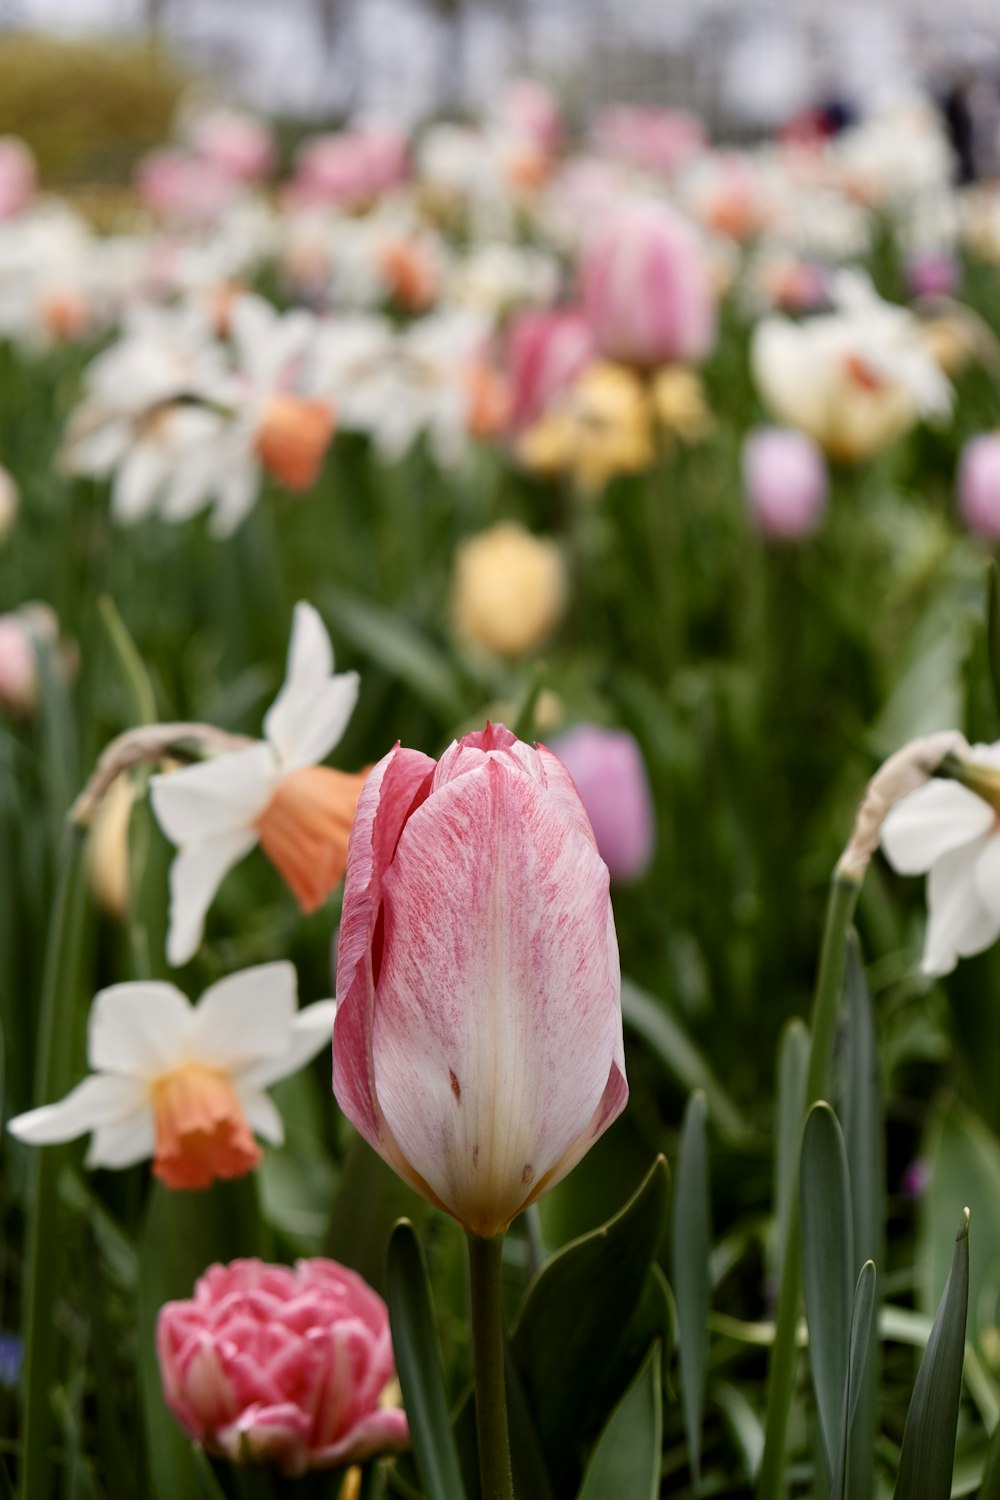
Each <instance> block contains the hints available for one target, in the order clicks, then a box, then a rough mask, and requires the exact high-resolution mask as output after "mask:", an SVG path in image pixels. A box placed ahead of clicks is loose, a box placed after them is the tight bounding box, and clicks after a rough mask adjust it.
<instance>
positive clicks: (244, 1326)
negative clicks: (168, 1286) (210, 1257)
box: [156, 1260, 409, 1476]
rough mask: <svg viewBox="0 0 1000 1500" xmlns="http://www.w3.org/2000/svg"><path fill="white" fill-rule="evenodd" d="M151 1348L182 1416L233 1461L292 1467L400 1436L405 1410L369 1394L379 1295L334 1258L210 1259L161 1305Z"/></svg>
mask: <svg viewBox="0 0 1000 1500" xmlns="http://www.w3.org/2000/svg"><path fill="white" fill-rule="evenodd" d="M156 1351H157V1355H158V1357H159V1361H160V1373H161V1376H162V1379H163V1393H164V1396H165V1398H166V1402H167V1405H168V1406H169V1407H170V1409H171V1411H172V1412H173V1413H174V1415H175V1417H176V1418H177V1420H178V1421H179V1422H180V1424H181V1426H182V1427H183V1428H184V1430H185V1431H186V1432H187V1433H188V1434H189V1435H190V1436H191V1437H192V1438H193V1439H194V1440H195V1442H198V1443H201V1444H202V1445H203V1446H204V1447H205V1448H207V1449H208V1451H209V1452H210V1453H214V1454H217V1455H221V1456H223V1457H226V1458H230V1459H232V1460H233V1462H234V1463H251V1464H274V1465H275V1466H276V1467H277V1468H279V1469H280V1470H281V1472H282V1473H283V1474H286V1475H289V1476H295V1475H299V1474H304V1473H305V1472H306V1470H307V1469H332V1468H340V1467H342V1466H344V1465H347V1464H352V1463H359V1462H362V1461H363V1460H365V1459H367V1458H371V1457H372V1456H373V1455H374V1454H376V1453H381V1452H383V1451H385V1450H388V1449H400V1448H405V1447H406V1446H407V1444H408V1442H409V1436H408V1432H407V1425H406V1416H405V1414H404V1413H403V1412H402V1411H401V1410H399V1409H398V1408H392V1407H382V1406H380V1405H379V1398H380V1397H381V1395H382V1392H383V1391H384V1389H385V1387H386V1385H387V1384H388V1382H389V1381H390V1380H391V1379H392V1378H393V1375H394V1374H395V1365H394V1362H393V1354H392V1342H391V1339H390V1336H389V1317H388V1313H387V1312H386V1307H385V1303H384V1302H383V1301H382V1299H381V1297H379V1296H378V1295H377V1294H376V1293H375V1292H373V1291H372V1289H371V1287H370V1286H368V1285H367V1284H366V1283H365V1282H364V1281H362V1279H361V1277H360V1276H358V1275H356V1274H355V1272H353V1271H348V1270H346V1269H345V1267H343V1266H339V1265H337V1264H336V1262H334V1261H331V1260H300V1261H299V1262H298V1263H297V1264H296V1266H295V1268H294V1269H290V1268H289V1267H287V1266H274V1265H266V1264H265V1263H264V1262H263V1261H259V1260H236V1261H233V1262H232V1263H231V1264H230V1265H228V1266H223V1265H214V1266H210V1267H209V1268H208V1270H207V1271H206V1272H205V1274H204V1275H203V1276H201V1277H199V1279H198V1282H197V1284H196V1286H195V1289H194V1297H193V1298H192V1299H191V1300H190V1301H184V1302H168V1303H167V1304H166V1306H165V1307H163V1308H161V1309H160V1316H159V1319H158V1322H157V1329H156Z"/></svg>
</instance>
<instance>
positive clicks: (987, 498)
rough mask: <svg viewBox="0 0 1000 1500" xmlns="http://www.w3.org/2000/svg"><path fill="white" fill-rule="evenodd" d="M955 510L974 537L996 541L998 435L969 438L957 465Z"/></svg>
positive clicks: (999, 517)
mask: <svg viewBox="0 0 1000 1500" xmlns="http://www.w3.org/2000/svg"><path fill="white" fill-rule="evenodd" d="M957 488H958V508H959V510H960V511H961V513H962V520H963V521H964V522H965V524H966V526H967V527H968V528H969V530H970V531H971V532H972V533H973V534H974V535H975V536H981V537H986V538H987V539H988V540H990V541H996V540H997V538H998V537H1000V434H997V433H995V432H984V433H981V434H980V435H979V436H978V437H974V438H970V440H969V441H968V442H967V443H966V445H965V447H964V448H963V450H962V456H961V459H960V460H959V465H958V481H957Z"/></svg>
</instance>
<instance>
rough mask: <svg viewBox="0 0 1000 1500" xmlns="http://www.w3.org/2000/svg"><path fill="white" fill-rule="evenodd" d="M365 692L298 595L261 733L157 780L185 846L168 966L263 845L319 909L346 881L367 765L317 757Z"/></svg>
mask: <svg viewBox="0 0 1000 1500" xmlns="http://www.w3.org/2000/svg"><path fill="white" fill-rule="evenodd" d="M357 695H358V677H357V673H356V672H341V673H337V674H334V672H333V650H332V647H331V645H330V639H329V636H328V635H327V633H326V630H325V629H324V626H323V622H322V621H321V619H320V617H319V615H318V614H317V613H316V611H315V609H313V608H312V606H311V605H309V604H304V603H299V604H297V605H296V606H295V623H294V625H293V628H292V639H291V644H290V646H289V650H288V668H287V673H286V676H285V682H284V685H283V687H282V689H281V691H280V692H279V694H278V696H277V698H276V699H275V700H274V702H273V704H272V705H271V707H270V708H269V709H268V712H267V714H266V716H265V719H264V739H263V740H259V741H255V742H252V743H250V744H248V745H247V746H246V747H241V748H240V749H238V750H234V751H231V752H228V753H226V754H223V755H218V756H216V757H214V758H213V759H211V760H207V761H202V762H200V763H199V764H198V765H193V766H185V767H183V768H182V769H181V770H178V771H172V772H171V773H170V774H168V775H164V776H156V777H154V778H153V780H152V783H151V795H152V802H153V810H154V812H155V814H156V817H157V819H158V820H159V823H160V827H161V828H162V829H163V831H164V833H165V834H166V835H167V837H168V838H169V839H171V840H172V842H173V843H175V844H176V845H177V846H178V853H177V856H176V858H175V859H174V862H173V865H172V866H171V870H170V931H169V933H168V935H167V958H168V959H169V961H170V963H171V964H174V965H177V964H183V963H186V962H187V961H188V959H190V958H191V957H192V955H193V954H194V953H195V951H196V950H197V948H198V945H199V943H200V942H201V936H202V930H203V926H204V921H205V915H206V913H207V911H208V908H209V906H210V905H211V902H212V898H213V897H214V895H215V893H216V891H217V890H218V888H219V886H220V885H221V883H222V880H223V878H224V877H225V875H226V874H227V873H228V871H229V870H230V869H231V868H232V867H233V865H235V864H236V863H237V862H238V861H239V860H241V859H242V858H243V856H244V855H245V854H248V853H249V851H250V850H251V849H252V848H253V847H254V845H255V844H257V843H259V844H260V846H261V848H262V849H263V850H264V853H265V854H266V855H267V857H268V858H269V859H270V861H271V863H272V864H273V865H275V867H276V868H277V869H278V870H279V872H280V873H281V874H282V875H283V876H284V878H285V880H286V881H287V883H288V885H289V886H290V888H291V890H292V892H293V893H294V895H295V896H296V898H297V900H298V902H299V905H300V907H301V908H302V910H303V911H305V912H312V911H316V910H317V909H318V908H319V907H320V906H321V905H322V904H323V902H324V901H325V900H326V897H327V896H328V895H329V893H330V891H331V890H332V889H333V887H334V886H335V885H336V884H337V882H338V881H339V880H340V879H341V877H342V876H343V873H344V870H345V868H346V865H347V841H348V838H349V836H350V831H351V824H352V822H353V819H354V810H355V808H356V806H357V801H358V796H359V794H360V791H361V785H362V782H363V781H364V775H363V774H359V775H351V774H349V773H347V772H344V771H335V770H332V769H331V768H329V767H327V766H321V765H318V764H317V762H319V761H321V760H323V759H324V758H325V757H326V756H327V755H329V753H330V751H331V750H332V749H333V747H334V746H335V745H336V744H337V742H338V741H339V740H340V738H341V736H342V735H343V733H344V730H345V728H346V727H347V722H348V720H349V718H350V716H351V712H352V710H353V708H354V704H355V702H356V700H357Z"/></svg>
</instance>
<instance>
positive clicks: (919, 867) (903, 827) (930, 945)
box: [882, 742, 1000, 975]
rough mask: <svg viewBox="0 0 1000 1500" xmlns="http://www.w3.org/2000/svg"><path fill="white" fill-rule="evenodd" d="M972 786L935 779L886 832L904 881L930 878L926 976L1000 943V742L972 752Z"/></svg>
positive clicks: (885, 846) (894, 816)
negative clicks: (981, 791) (912, 877)
mask: <svg viewBox="0 0 1000 1500" xmlns="http://www.w3.org/2000/svg"><path fill="white" fill-rule="evenodd" d="M968 755H969V759H968V761H967V762H966V771H967V774H968V779H969V781H970V782H972V781H975V780H978V781H980V782H981V784H982V786H983V789H984V792H989V793H990V797H989V800H988V799H987V796H986V795H983V796H980V795H979V793H978V792H975V791H972V790H970V787H969V785H962V784H961V783H959V782H958V781H945V780H932V781H928V782H927V783H926V785H925V786H922V787H919V788H918V789H917V790H916V791H914V792H911V793H910V794H909V795H908V796H906V797H904V798H903V799H902V800H901V801H900V802H897V804H896V805H895V807H893V808H892V810H891V811H890V812H889V814H888V816H887V817H886V819H885V822H884V823H883V825H882V850H883V852H884V854H885V856H886V858H887V859H888V861H889V863H890V864H891V865H892V866H893V868H894V869H896V870H898V871H899V872H900V874H903V875H923V874H926V875H927V936H926V939H925V942H924V956H923V962H922V965H921V967H922V968H923V971H924V973H925V974H930V975H942V974H950V973H951V971H952V969H954V967H955V965H956V964H957V962H958V960H959V959H960V958H968V957H969V956H970V955H971V954H973V953H981V952H982V951H983V949H984V948H989V947H990V946H991V944H993V943H995V942H996V940H997V938H998V937H1000V815H998V799H1000V742H997V743H996V744H993V745H974V746H973V747H972V748H971V750H970V751H969V752H968Z"/></svg>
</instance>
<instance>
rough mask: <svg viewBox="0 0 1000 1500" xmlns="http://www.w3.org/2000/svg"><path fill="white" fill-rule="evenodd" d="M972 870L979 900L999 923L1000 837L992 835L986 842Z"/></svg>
mask: <svg viewBox="0 0 1000 1500" xmlns="http://www.w3.org/2000/svg"><path fill="white" fill-rule="evenodd" d="M974 870H975V877H976V890H977V891H978V892H979V899H980V901H981V902H982V903H983V905H984V906H985V907H986V910H987V911H988V912H990V913H991V915H992V916H994V917H995V918H996V920H997V921H998V922H1000V836H998V835H996V834H994V835H993V836H992V837H991V838H988V839H987V840H986V846H985V848H984V849H983V851H982V853H981V854H980V856H979V858H978V859H977V860H976V862H975V865H974Z"/></svg>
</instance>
